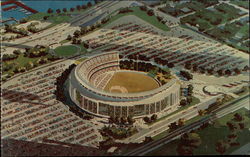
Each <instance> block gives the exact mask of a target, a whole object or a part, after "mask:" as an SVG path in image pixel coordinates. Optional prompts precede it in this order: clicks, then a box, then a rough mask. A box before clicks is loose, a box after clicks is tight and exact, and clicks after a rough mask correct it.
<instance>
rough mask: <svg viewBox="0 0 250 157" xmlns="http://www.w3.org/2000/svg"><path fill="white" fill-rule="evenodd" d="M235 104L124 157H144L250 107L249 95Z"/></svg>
mask: <svg viewBox="0 0 250 157" xmlns="http://www.w3.org/2000/svg"><path fill="white" fill-rule="evenodd" d="M235 102H236V103H233V104H229V106H228V107H227V108H224V107H223V109H222V110H218V112H216V113H214V114H210V115H209V116H208V117H205V118H203V119H201V120H199V121H196V122H193V123H191V124H189V125H187V126H183V127H181V128H179V129H177V130H175V131H173V132H172V133H170V134H169V135H167V136H165V137H164V138H162V139H160V140H157V141H152V142H150V143H148V144H145V145H143V146H142V147H139V148H137V149H134V150H132V151H131V152H129V153H126V154H124V156H143V155H145V154H147V153H149V152H151V151H153V150H155V149H157V148H159V147H161V146H163V145H164V144H166V143H169V142H170V141H172V140H173V139H174V138H176V137H178V136H180V135H182V134H183V133H185V132H188V131H190V130H192V129H194V128H196V127H199V126H201V125H202V124H204V123H206V122H209V121H211V120H215V119H218V118H220V117H222V116H223V115H226V114H229V113H231V112H233V111H235V110H237V109H239V108H241V107H242V106H245V105H248V103H249V95H248V96H244V97H242V98H241V99H240V100H239V101H235ZM235 106H237V107H235Z"/></svg>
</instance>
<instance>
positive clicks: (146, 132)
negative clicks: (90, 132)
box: [121, 98, 216, 143]
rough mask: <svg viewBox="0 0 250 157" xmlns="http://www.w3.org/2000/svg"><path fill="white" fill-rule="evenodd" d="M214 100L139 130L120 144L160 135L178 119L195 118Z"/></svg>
mask: <svg viewBox="0 0 250 157" xmlns="http://www.w3.org/2000/svg"><path fill="white" fill-rule="evenodd" d="M215 99H216V98H212V99H211V98H210V99H208V100H207V101H205V102H202V103H199V104H196V105H194V106H191V107H189V108H187V109H186V110H183V111H181V112H179V113H176V114H174V115H172V116H169V117H167V118H166V119H165V120H161V121H159V122H157V123H155V124H153V125H152V126H151V127H150V128H146V129H143V130H141V131H140V132H139V133H137V134H135V135H133V136H131V137H130V138H128V139H125V140H123V141H121V142H124V143H131V142H142V141H143V140H144V139H145V137H146V136H151V137H153V136H155V135H157V134H160V133H162V132H164V131H166V130H168V129H169V128H168V126H169V124H170V123H173V122H176V121H178V119H180V118H184V119H185V120H188V119H191V118H193V117H195V116H197V115H198V114H199V113H198V111H199V110H204V109H206V108H207V107H208V106H209V105H210V104H211V103H212V102H214V100H215Z"/></svg>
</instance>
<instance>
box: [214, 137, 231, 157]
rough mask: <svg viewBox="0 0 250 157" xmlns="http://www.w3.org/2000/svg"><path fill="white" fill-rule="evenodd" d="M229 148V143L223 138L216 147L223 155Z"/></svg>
mask: <svg viewBox="0 0 250 157" xmlns="http://www.w3.org/2000/svg"><path fill="white" fill-rule="evenodd" d="M228 148H229V144H228V143H227V142H225V141H223V140H219V141H218V142H217V143H216V148H215V150H216V151H217V152H218V153H220V154H221V155H222V154H224V153H225V152H226V150H227V149H228Z"/></svg>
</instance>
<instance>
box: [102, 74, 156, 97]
mask: <svg viewBox="0 0 250 157" xmlns="http://www.w3.org/2000/svg"><path fill="white" fill-rule="evenodd" d="M113 86H121V87H125V88H126V89H127V91H128V92H129V93H136V92H144V91H149V90H152V89H155V88H157V87H159V85H158V83H157V82H156V81H155V80H154V79H153V78H151V77H149V76H147V75H144V74H141V73H136V72H117V73H115V74H114V76H113V77H112V78H111V80H110V81H109V82H108V84H107V85H106V87H105V89H104V90H105V91H108V92H109V91H110V89H111V87H113ZM112 92H119V91H118V90H115V91H112Z"/></svg>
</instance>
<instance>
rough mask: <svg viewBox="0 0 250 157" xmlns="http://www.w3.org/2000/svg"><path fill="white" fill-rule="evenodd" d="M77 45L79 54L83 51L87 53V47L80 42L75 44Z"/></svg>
mask: <svg viewBox="0 0 250 157" xmlns="http://www.w3.org/2000/svg"><path fill="white" fill-rule="evenodd" d="M77 46H78V47H80V49H81V50H80V53H81V54H85V53H87V49H86V48H85V47H84V46H83V45H82V44H80V45H77Z"/></svg>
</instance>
